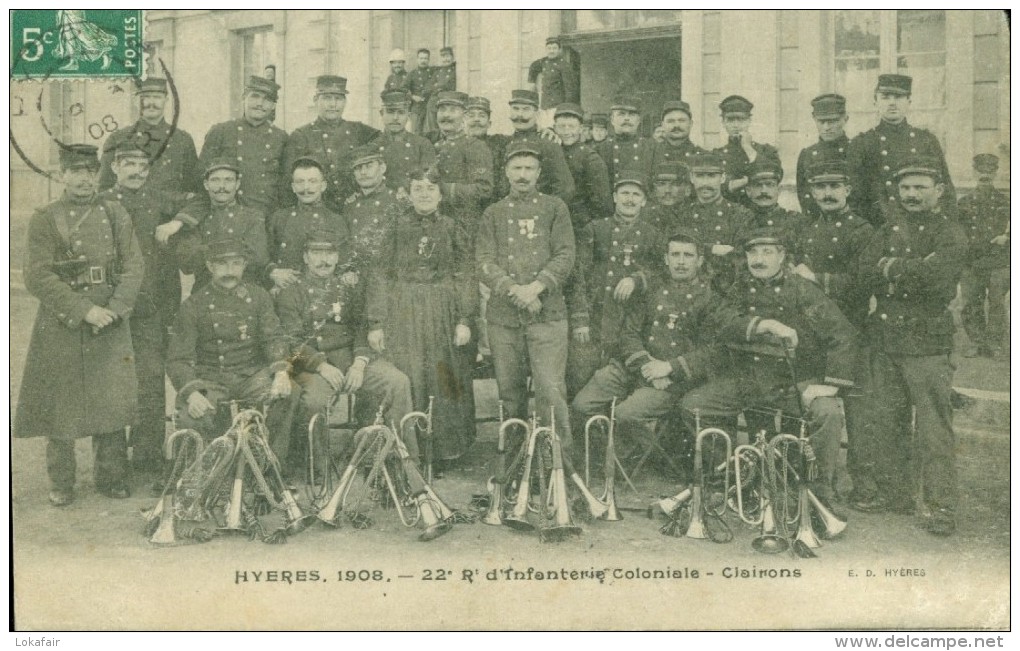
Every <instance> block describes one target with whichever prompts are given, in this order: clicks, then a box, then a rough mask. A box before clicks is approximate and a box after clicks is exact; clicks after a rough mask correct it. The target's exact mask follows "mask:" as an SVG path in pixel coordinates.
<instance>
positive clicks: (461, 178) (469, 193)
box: [436, 132, 493, 238]
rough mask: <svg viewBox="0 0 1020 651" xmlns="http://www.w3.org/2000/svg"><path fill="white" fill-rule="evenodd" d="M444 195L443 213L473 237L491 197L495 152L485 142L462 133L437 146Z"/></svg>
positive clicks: (446, 139) (443, 138)
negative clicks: (483, 208) (485, 204)
mask: <svg viewBox="0 0 1020 651" xmlns="http://www.w3.org/2000/svg"><path fill="white" fill-rule="evenodd" d="M436 155H437V159H438V165H439V177H440V182H441V185H440V187H441V189H442V192H443V203H442V204H441V205H440V212H441V213H442V214H444V215H447V216H448V217H452V218H453V220H454V221H456V222H457V224H459V225H460V226H462V227H463V228H464V230H466V231H467V233H468V235H470V236H471V237H472V238H474V233H475V231H477V230H478V219H479V217H480V216H481V214H482V204H483V203H484V202H485V201H486V200H487V199H488V198H489V197H490V196H492V187H493V186H492V183H493V181H492V152H490V151H489V149H488V148H487V147H486V146H485V143H484V142H482V141H481V140H478V139H477V138H472V137H471V136H469V135H467V134H465V133H463V132H461V133H459V134H457V135H453V136H446V135H444V136H443V137H442V138H441V139H440V140H439V142H437V143H436Z"/></svg>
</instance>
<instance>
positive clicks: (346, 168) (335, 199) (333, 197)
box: [286, 75, 379, 212]
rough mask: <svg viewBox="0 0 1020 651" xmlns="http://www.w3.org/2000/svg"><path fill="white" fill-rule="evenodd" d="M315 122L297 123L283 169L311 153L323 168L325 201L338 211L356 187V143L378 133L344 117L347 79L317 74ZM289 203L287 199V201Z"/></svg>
mask: <svg viewBox="0 0 1020 651" xmlns="http://www.w3.org/2000/svg"><path fill="white" fill-rule="evenodd" d="M314 101H315V110H316V112H317V113H318V117H317V118H316V119H315V122H312V123H311V124H306V125H305V126H303V127H298V128H297V129H295V130H294V133H292V134H290V140H289V141H288V142H287V155H286V160H287V168H286V169H287V170H288V171H289V170H291V169H293V165H294V161H295V160H297V159H298V158H300V157H301V156H312V157H313V158H315V159H316V160H319V161H321V162H322V164H323V165H324V166H325V170H326V180H327V182H328V184H327V188H326V203H327V204H329V206H330V207H331V208H332V209H333V210H335V211H336V212H340V210H341V206H343V202H344V200H345V199H346V198H347V197H349V196H351V193H352V192H354V191H355V189H357V186H356V185H355V183H354V178H353V177H352V176H351V172H350V169H351V156H352V154H353V152H354V150H355V149H356V148H357V147H360V146H362V145H365V144H367V143H369V142H370V141H372V140H374V139H375V138H376V136H378V135H379V131H378V130H377V129H373V128H372V127H370V126H368V125H366V124H362V123H361V122H352V121H349V120H345V119H344V108H345V107H346V106H347V79H346V78H344V77H338V76H336V75H321V76H319V77H317V78H316V80H315V100H314ZM288 203H289V202H288Z"/></svg>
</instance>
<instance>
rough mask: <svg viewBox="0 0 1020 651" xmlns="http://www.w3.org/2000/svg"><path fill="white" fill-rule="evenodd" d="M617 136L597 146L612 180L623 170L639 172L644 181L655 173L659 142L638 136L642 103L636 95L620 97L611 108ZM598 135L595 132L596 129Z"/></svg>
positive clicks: (614, 133)
mask: <svg viewBox="0 0 1020 651" xmlns="http://www.w3.org/2000/svg"><path fill="white" fill-rule="evenodd" d="M609 115H610V119H611V121H612V124H613V135H612V136H610V137H608V138H606V139H605V140H603V141H602V142H601V143H599V145H598V147H596V149H595V151H597V152H598V153H599V156H601V157H602V160H604V161H605V162H606V167H607V168H608V169H609V180H610V181H611V182H613V183H616V181H617V179H618V178H619V176H620V172H622V171H624V170H626V171H627V172H628V173H634V172H637V173H638V175H640V176H641V177H642V180H643V181H644V182H646V183H647V182H648V179H649V178H650V177H651V175H652V160H653V159H654V157H655V141H654V140H650V139H648V138H642V137H641V136H640V135H638V128H639V127H640V126H641V104H640V102H638V101H637V99H636V98H634V97H629V96H622V95H621V96H618V97H617V98H616V99H615V100H613V104H612V106H610V107H609ZM593 134H594V131H593Z"/></svg>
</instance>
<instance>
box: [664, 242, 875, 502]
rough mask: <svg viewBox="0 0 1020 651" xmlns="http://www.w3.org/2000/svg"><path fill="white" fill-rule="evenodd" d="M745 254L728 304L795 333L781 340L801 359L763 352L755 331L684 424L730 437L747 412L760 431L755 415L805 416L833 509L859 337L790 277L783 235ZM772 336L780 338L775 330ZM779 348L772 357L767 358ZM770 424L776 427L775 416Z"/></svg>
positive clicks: (810, 287)
mask: <svg viewBox="0 0 1020 651" xmlns="http://www.w3.org/2000/svg"><path fill="white" fill-rule="evenodd" d="M744 251H745V252H746V256H747V266H746V268H745V269H742V270H741V273H740V274H739V275H738V277H737V281H736V282H735V283H734V284H733V286H732V287H731V288H730V290H729V292H728V293H727V295H726V300H727V301H728V302H729V303H730V304H731V306H732V307H734V308H736V309H737V311H738V312H739V313H740V314H742V315H744V316H747V317H752V318H753V319H759V318H761V319H774V320H776V321H779V322H780V323H781V325H784V326H786V327H787V328H788V329H792V330H793V332H792V333H789V334H787V335H786V336H783V335H781V334H780V335H779V336H780V337H782V338H783V339H786V340H787V341H788V342H790V343H792V342H797V344H796V346H795V348H796V351H795V353H794V354H789V353H787V352H785V351H784V347H780V346H768V345H764V346H763V345H761V344H762V343H763V342H761V341H760V338H759V337H758V336H757V333H753V332H752V330H750V329H749V330H748V334H747V335H746V336H745V337H742V339H745V342H744V345H740V346H735V345H734V346H732V347H731V360H732V362H733V363H732V364H731V365H730V368H729V369H727V371H726V372H725V373H724V374H722V375H721V376H720V377H718V378H717V379H713V380H711V381H710V382H708V383H706V384H704V385H702V386H700V387H697V388H695V389H692V390H691V391H689V392H688V393H687V395H685V396H684V398H683V400H682V402H681V407H682V409H683V417H684V421H685V423H686V424H687V426H688V430H689V431H691V432H693V431H694V429H695V421H696V415H700V417H701V424H702V426H721V427H723V428H724V429H728V430H729V431H731V432H732V431H733V429H732V428H733V427H734V426H735V425H736V419H737V416H738V415H739V414H740V413H741V412H745V414H744V415H745V418H747V419H748V424H749V426H751V427H752V429H758V428H757V427H756V425H758V423H757V422H756V421H757V420H759V419H758V418H756V416H757V415H756V414H755V413H754V412H752V411H751V410H752V408H754V407H765V408H768V409H779V410H782V412H783V413H784V414H785V415H786V416H790V417H794V418H796V417H798V416H800V415H801V414H803V418H804V419H805V420H806V421H807V426H808V434H809V437H810V440H811V444H812V447H813V448H814V451H815V454H816V456H817V459H818V479H817V481H816V482H815V483H814V484H813V486H812V489H813V490H814V491H815V494H816V495H817V496H818V497H819V498H821V499H823V500H825V501H829V502H831V498H832V494H833V492H832V479H833V475H834V473H835V468H836V457H837V455H838V453H839V442H840V437H841V435H842V432H843V410H842V409H841V408H840V406H839V403H838V401H837V400H836V394H837V392H838V391H839V389H840V387H844V388H847V387H850V386H852V385H853V382H852V381H851V379H850V378H852V377H853V357H854V343H855V341H856V340H855V330H854V328H853V326H852V325H850V322H849V321H847V319H846V317H845V316H843V313H842V312H840V311H839V308H838V307H836V304H835V303H833V302H832V299H830V298H829V297H828V296H826V295H825V293H824V292H823V291H822V289H821V288H820V287H818V286H817V285H815V284H814V283H812V282H811V281H809V280H806V279H804V278H802V277H801V276H799V275H797V274H795V273H793V272H791V271H788V270H787V265H786V255H787V254H786V244H785V241H784V240H783V231H782V230H781V229H777V228H775V227H771V228H768V229H762V230H760V231H757V232H755V233H754V234H752V235H751V237H750V238H749V239H748V240H747V241H746V242H745V243H744ZM770 330H772V331H773V333H774V334H776V333H775V332H774V330H775V329H771V328H770ZM758 332H759V333H760V329H759V330H758ZM765 343H766V344H767V343H768V342H765ZM747 344H751V345H747ZM789 347H793V346H789ZM773 348H774V354H769V353H770V351H771V350H772V349H773ZM795 381H796V387H794V382H795ZM745 410H746V411H745ZM768 422H769V423H772V422H774V420H773V418H772V417H771V416H769V417H768ZM783 433H787V434H794V435H797V434H799V428H798V427H797V426H795V425H793V426H790V425H788V424H787V425H785V426H784V431H783Z"/></svg>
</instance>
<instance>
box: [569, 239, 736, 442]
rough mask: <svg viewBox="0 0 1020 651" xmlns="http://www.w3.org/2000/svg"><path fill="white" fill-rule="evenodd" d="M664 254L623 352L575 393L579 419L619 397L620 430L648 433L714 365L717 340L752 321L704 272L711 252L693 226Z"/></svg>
mask: <svg viewBox="0 0 1020 651" xmlns="http://www.w3.org/2000/svg"><path fill="white" fill-rule="evenodd" d="M666 247H667V250H666V253H665V255H664V256H663V258H664V260H665V266H666V270H667V272H668V273H662V270H661V266H660V265H661V264H662V262H661V261H660V262H659V263H658V265H656V270H655V272H654V273H651V274H650V276H651V281H650V283H649V286H648V291H646V292H644V293H643V294H641V295H640V296H636V297H635V300H634V301H633V303H634V304H633V306H632V309H630V310H628V311H627V313H626V315H625V317H624V322H623V335H622V340H621V342H620V347H619V350H618V351H617V354H616V355H614V356H613V358H612V359H611V360H609V361H608V364H607V365H606V366H603V367H602V368H601V369H599V370H598V372H597V373H595V376H594V377H593V378H592V379H591V381H590V382H588V384H587V385H586V386H585V387H584V389H582V390H581V392H580V393H579V394H578V395H577V397H576V398H574V402H573V403H572V406H573V409H574V412H575V423H580V422H584V419H587V418H588V417H590V416H593V415H594V414H607V413H608V412H609V406H610V403H611V402H612V401H613V399H614V398H616V399H617V405H616V419H617V422H618V427H619V431H620V432H621V433H622V434H623V436H624V437H626V436H627V435H628V434H631V435H635V436H638V437H639V438H640V437H641V433H642V432H643V431H645V428H644V425H643V422H644V421H647V420H653V419H659V418H663V417H665V416H667V415H668V414H670V413H672V412H673V411H674V410H676V408H677V405H678V403H679V401H680V398H681V397H682V396H683V394H684V392H685V391H686V390H688V389H689V388H691V387H693V386H696V385H697V384H700V383H701V382H702V381H704V380H705V379H706V378H707V377H708V375H709V374H710V372H711V371H712V369H713V367H714V365H715V360H714V357H715V351H714V348H715V341H716V339H719V338H723V339H725V338H726V336H727V335H726V334H725V332H726V331H727V329H732V328H736V332H732V333H730V335H729V338H735V337H736V336H737V335H738V334H739V335H742V334H743V333H744V331H745V329H746V327H747V325H748V323H747V322H748V321H749V319H748V318H744V319H740V320H739V323H736V322H735V320H736V319H737V314H736V312H735V311H734V310H733V309H732V308H729V307H725V306H724V305H723V304H722V301H721V297H719V295H718V294H716V293H715V292H714V291H713V290H712V288H711V287H710V286H709V283H708V281H706V280H705V279H704V278H701V277H700V271H701V267H702V264H703V262H704V259H705V258H704V250H703V248H702V246H701V244H700V243H699V242H698V239H697V235H696V234H695V233H694V232H693V231H689V230H680V231H678V232H676V233H674V234H673V235H671V236H670V237H669V241H668V243H667V245H666Z"/></svg>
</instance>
